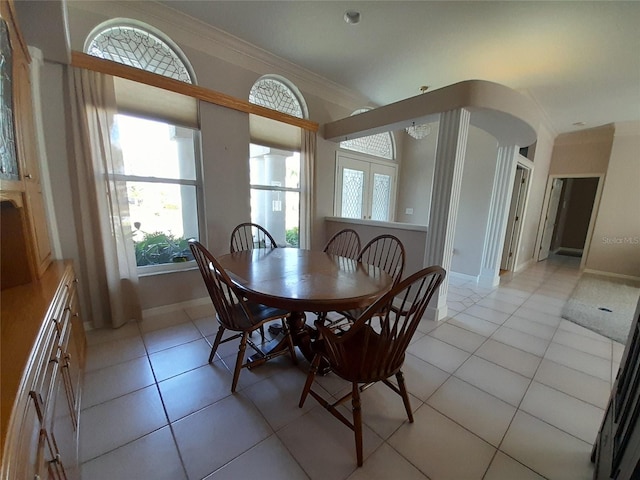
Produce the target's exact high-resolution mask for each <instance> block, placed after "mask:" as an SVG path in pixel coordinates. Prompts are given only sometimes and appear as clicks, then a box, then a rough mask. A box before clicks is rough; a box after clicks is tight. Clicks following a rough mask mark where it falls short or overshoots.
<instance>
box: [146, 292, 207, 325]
mask: <svg viewBox="0 0 640 480" xmlns="http://www.w3.org/2000/svg"><path fill="white" fill-rule="evenodd" d="M208 303H211V299H210V298H209V297H202V298H196V299H194V300H187V301H186V302H179V303H172V304H170V305H162V306H160V307H152V308H147V309H146V310H143V311H142V319H143V320H144V319H145V318H148V317H152V316H154V315H161V314H163V313H171V312H176V311H178V310H184V309H185V308H189V307H199V306H200V305H206V304H208Z"/></svg>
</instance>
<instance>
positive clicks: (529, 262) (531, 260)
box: [513, 257, 534, 273]
mask: <svg viewBox="0 0 640 480" xmlns="http://www.w3.org/2000/svg"><path fill="white" fill-rule="evenodd" d="M533 261H534V260H533V257H531V258H530V259H529V260H527V261H526V262H524V263H522V264H520V265H516V268H515V269H514V270H513V273H516V272H519V271H520V270H524V269H525V268H528V267H529V265H531V264H532V263H533Z"/></svg>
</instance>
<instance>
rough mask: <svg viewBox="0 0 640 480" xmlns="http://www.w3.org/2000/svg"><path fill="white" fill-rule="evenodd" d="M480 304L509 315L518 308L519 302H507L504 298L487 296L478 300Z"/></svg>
mask: <svg viewBox="0 0 640 480" xmlns="http://www.w3.org/2000/svg"><path fill="white" fill-rule="evenodd" d="M478 306H480V307H485V308H490V309H492V310H497V311H499V312H503V313H506V314H508V315H511V314H512V313H513V312H515V311H516V310H517V309H518V306H519V303H518V304H513V303H509V302H506V301H504V300H500V299H499V298H496V297H485V298H483V299H482V300H480V301H479V302H478Z"/></svg>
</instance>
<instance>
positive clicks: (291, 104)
mask: <svg viewBox="0 0 640 480" xmlns="http://www.w3.org/2000/svg"><path fill="white" fill-rule="evenodd" d="M294 88H295V87H293V86H290V85H287V84H286V83H285V82H284V81H282V80H279V79H277V78H273V77H262V78H260V79H259V80H258V81H257V82H256V83H254V84H253V87H251V91H250V92H249V102H250V103H253V104H254V105H260V106H262V107H266V108H270V109H272V110H277V111H278V112H282V113H286V114H288V115H291V116H293V117H298V118H307V111H306V110H307V109H306V105H305V103H304V100H303V99H302V96H301V95H299V94H296V92H294Z"/></svg>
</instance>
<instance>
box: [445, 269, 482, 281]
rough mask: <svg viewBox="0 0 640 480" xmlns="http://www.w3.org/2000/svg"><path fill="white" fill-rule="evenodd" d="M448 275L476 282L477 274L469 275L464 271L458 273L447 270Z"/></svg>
mask: <svg viewBox="0 0 640 480" xmlns="http://www.w3.org/2000/svg"><path fill="white" fill-rule="evenodd" d="M449 276H450V277H453V278H459V279H461V280H465V281H468V282H476V283H477V282H478V276H476V275H469V274H466V273H459V272H453V271H452V272H449Z"/></svg>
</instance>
